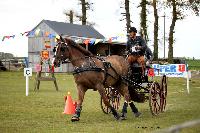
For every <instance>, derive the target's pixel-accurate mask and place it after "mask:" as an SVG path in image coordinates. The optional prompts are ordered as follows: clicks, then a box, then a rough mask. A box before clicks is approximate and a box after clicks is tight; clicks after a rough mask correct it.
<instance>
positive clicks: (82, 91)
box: [71, 85, 87, 122]
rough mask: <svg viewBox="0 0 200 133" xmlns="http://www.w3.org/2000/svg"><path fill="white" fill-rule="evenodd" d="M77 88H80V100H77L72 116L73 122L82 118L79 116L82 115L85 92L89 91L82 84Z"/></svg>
mask: <svg viewBox="0 0 200 133" xmlns="http://www.w3.org/2000/svg"><path fill="white" fill-rule="evenodd" d="M77 90H78V100H77V106H76V111H75V114H74V115H73V116H72V118H71V121H72V122H74V121H79V120H80V119H79V117H80V115H81V110H82V103H83V99H84V96H85V92H86V91H87V89H86V88H84V87H83V86H82V85H77Z"/></svg>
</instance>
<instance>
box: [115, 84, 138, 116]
mask: <svg viewBox="0 0 200 133" xmlns="http://www.w3.org/2000/svg"><path fill="white" fill-rule="evenodd" d="M118 90H119V93H120V94H121V95H122V96H124V99H125V101H124V105H123V108H122V115H121V119H122V120H125V119H126V114H127V107H128V103H129V105H130V107H131V110H132V112H133V113H134V114H135V116H136V117H139V116H140V114H141V113H140V112H139V111H138V109H137V108H136V106H135V105H134V103H133V101H131V99H130V94H129V90H128V86H127V85H125V84H124V83H121V85H120V86H119V89H118ZM130 101H131V102H130Z"/></svg>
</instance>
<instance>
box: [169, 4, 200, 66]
mask: <svg viewBox="0 0 200 133" xmlns="http://www.w3.org/2000/svg"><path fill="white" fill-rule="evenodd" d="M167 3H168V5H169V6H170V7H172V21H171V25H170V30H169V38H168V41H169V50H168V62H169V63H173V44H174V33H175V31H174V28H175V24H176V22H177V20H182V19H184V18H185V16H186V13H187V12H188V11H189V10H192V11H193V12H194V13H195V15H196V16H199V9H200V0H185V1H183V0H167Z"/></svg>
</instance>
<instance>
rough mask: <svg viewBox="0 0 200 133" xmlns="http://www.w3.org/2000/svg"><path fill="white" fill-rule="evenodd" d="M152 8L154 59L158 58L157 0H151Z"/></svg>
mask: <svg viewBox="0 0 200 133" xmlns="http://www.w3.org/2000/svg"><path fill="white" fill-rule="evenodd" d="M152 6H153V10H154V51H153V55H154V60H158V18H159V17H158V11H157V0H153V3H152Z"/></svg>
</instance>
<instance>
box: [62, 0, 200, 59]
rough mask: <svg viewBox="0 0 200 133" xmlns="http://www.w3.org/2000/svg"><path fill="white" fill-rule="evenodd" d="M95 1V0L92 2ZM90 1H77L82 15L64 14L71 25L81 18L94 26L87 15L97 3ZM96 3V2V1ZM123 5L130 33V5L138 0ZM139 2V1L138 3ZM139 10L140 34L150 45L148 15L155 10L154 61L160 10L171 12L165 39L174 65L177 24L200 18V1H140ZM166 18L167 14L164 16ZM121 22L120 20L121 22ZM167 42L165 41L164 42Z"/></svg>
mask: <svg viewBox="0 0 200 133" xmlns="http://www.w3.org/2000/svg"><path fill="white" fill-rule="evenodd" d="M90 1H93V0H90ZM90 1H88V0H77V2H78V3H79V5H80V9H81V12H82V13H81V15H78V14H77V13H76V12H75V11H73V10H70V11H65V12H64V14H65V15H66V16H67V17H68V20H69V22H70V23H73V19H74V17H77V18H79V20H80V21H81V22H82V25H90V26H94V25H95V23H94V22H88V21H87V19H88V18H87V14H88V11H89V10H94V9H92V5H93V4H95V3H92V2H90ZM94 2H95V1H94ZM121 2H122V5H119V8H124V12H123V13H121V15H122V17H125V18H124V19H123V20H125V27H126V31H127V33H128V29H129V28H130V27H131V23H132V20H131V17H130V16H131V12H130V4H132V3H131V2H136V0H121ZM137 2H138V1H137ZM137 7H138V8H140V9H141V11H140V29H139V33H140V34H141V36H143V38H144V39H145V41H146V42H147V43H148V41H149V38H148V29H149V27H148V26H147V23H148V17H147V15H152V14H150V13H149V10H150V9H153V17H154V31H153V33H154V37H153V47H154V50H153V55H154V60H158V53H159V43H158V41H159V39H158V33H159V26H160V25H161V24H159V19H160V17H161V15H162V14H161V12H160V11H159V9H160V8H161V9H163V8H164V9H167V10H168V11H170V14H168V15H169V16H170V18H171V22H170V28H169V31H168V36H167V37H165V35H164V38H163V39H164V40H165V39H166V40H168V62H169V63H173V53H174V51H173V46H174V40H175V39H174V34H175V26H176V22H177V21H179V20H183V19H184V18H186V17H187V15H188V14H192V15H196V16H199V9H200V0H140V1H139V3H138V6H137ZM163 17H165V14H164V16H163ZM119 21H120V20H119ZM164 42H165V41H164Z"/></svg>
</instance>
